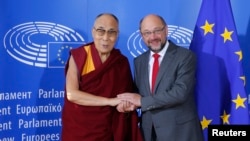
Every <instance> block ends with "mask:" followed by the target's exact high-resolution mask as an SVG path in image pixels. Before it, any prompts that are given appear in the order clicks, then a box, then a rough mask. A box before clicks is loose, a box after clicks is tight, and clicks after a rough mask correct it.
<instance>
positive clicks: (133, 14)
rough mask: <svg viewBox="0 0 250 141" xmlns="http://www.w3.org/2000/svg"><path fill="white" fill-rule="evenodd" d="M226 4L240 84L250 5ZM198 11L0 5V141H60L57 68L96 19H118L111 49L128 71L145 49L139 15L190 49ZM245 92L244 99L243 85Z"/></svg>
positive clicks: (194, 0) (61, 80)
mask: <svg viewBox="0 0 250 141" xmlns="http://www.w3.org/2000/svg"><path fill="white" fill-rule="evenodd" d="M231 4H232V8H233V14H234V18H235V22H236V27H237V31H238V37H239V41H240V47H241V49H242V52H243V67H244V72H245V75H246V80H247V79H248V78H250V71H249V70H250V65H249V62H250V51H249V48H250V45H249V43H248V39H249V36H250V26H249V21H248V20H249V19H250V18H249V16H250V9H249V8H248V5H250V1H248V0H241V1H237V0H232V1H231ZM200 5H201V0H188V1H186V0H175V1H173V0H155V1H152V0H136V1H135V0H74V1H70V0H53V1H51V0H35V1H34V0H22V1H18V0H2V1H0V141H47V140H49V141H53V140H55V141H56V140H60V131H61V126H62V125H61V111H62V106H63V98H64V85H65V77H64V65H65V62H66V60H67V58H68V53H69V50H70V49H72V48H75V47H78V46H80V45H82V44H84V43H87V42H90V41H92V37H91V28H92V25H93V22H94V19H95V17H96V16H97V15H98V14H99V13H102V12H111V13H113V14H115V15H116V16H117V17H118V18H119V20H120V35H119V39H118V42H117V44H116V48H119V49H120V50H121V52H122V53H123V54H125V55H126V56H127V57H128V58H129V61H130V64H131V68H132V66H133V58H134V57H136V56H138V55H140V54H141V53H143V52H145V51H146V50H147V47H145V45H144V43H143V42H142V39H141V36H140V34H139V30H138V27H139V21H140V19H141V18H142V17H143V16H145V15H146V14H149V13H155V14H159V15H161V16H163V17H164V18H165V19H166V20H167V23H168V25H169V37H168V38H169V39H170V40H172V41H173V42H175V43H176V44H178V45H181V46H183V47H185V48H189V45H190V42H191V40H192V36H193V31H194V27H195V22H196V20H197V16H198V12H199V8H200ZM246 90H247V94H248V95H249V93H250V85H249V81H246ZM248 97H249V96H248ZM248 103H250V102H249V100H248Z"/></svg>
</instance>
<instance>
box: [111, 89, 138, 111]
mask: <svg viewBox="0 0 250 141" xmlns="http://www.w3.org/2000/svg"><path fill="white" fill-rule="evenodd" d="M117 98H118V99H119V100H120V103H119V104H118V105H117V106H116V109H117V110H118V111H119V112H123V113H127V112H131V111H134V110H135V109H137V108H138V107H141V95H139V94H137V93H121V94H118V95H117Z"/></svg>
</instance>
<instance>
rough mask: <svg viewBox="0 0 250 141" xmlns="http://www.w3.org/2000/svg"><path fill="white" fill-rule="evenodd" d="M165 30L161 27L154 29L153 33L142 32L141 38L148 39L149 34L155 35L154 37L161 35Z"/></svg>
mask: <svg viewBox="0 0 250 141" xmlns="http://www.w3.org/2000/svg"><path fill="white" fill-rule="evenodd" d="M164 29H165V26H163V27H162V28H160V29H155V30H153V31H145V32H142V36H144V37H149V36H150V35H151V34H156V35H159V34H161V33H162V31H163V30H164Z"/></svg>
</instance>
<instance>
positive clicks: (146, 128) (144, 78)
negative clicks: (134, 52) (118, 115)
mask: <svg viewBox="0 0 250 141" xmlns="http://www.w3.org/2000/svg"><path fill="white" fill-rule="evenodd" d="M140 32H141V35H142V37H143V41H144V42H145V44H146V45H147V46H148V48H149V50H148V51H146V52H145V53H143V54H141V55H140V56H138V57H137V58H135V60H134V65H135V66H134V67H135V68H134V70H135V72H134V75H135V84H136V86H137V88H138V94H137V93H123V94H120V95H118V97H119V98H121V99H123V100H124V101H127V105H124V106H125V107H124V109H119V110H120V111H123V112H124V111H129V110H135V109H136V108H138V107H139V108H141V111H142V115H141V116H142V121H141V129H142V131H143V136H144V140H145V141H203V133H202V129H201V125H200V121H199V117H198V114H197V110H196V104H195V98H194V97H195V96H194V87H195V69H196V68H195V67H196V58H195V55H194V54H193V53H192V52H191V51H190V50H188V49H185V48H183V47H179V46H177V45H175V44H174V43H173V42H171V41H170V40H167V35H168V27H167V24H166V22H165V21H164V19H163V18H162V17H161V16H159V15H154V14H150V15H147V16H146V17H144V18H143V19H142V20H141V21H140ZM155 53H157V54H158V55H157V56H158V63H159V68H158V73H155V72H154V69H157V67H153V66H154V57H153V56H154V55H153V54H155ZM155 74H156V75H155ZM154 76H155V77H156V80H155V82H152V79H154V78H152V77H154ZM152 85H154V86H152ZM152 87H153V88H152Z"/></svg>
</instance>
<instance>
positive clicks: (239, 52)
mask: <svg viewBox="0 0 250 141" xmlns="http://www.w3.org/2000/svg"><path fill="white" fill-rule="evenodd" d="M235 54H237V55H239V61H241V60H242V52H241V51H237V52H235Z"/></svg>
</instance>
